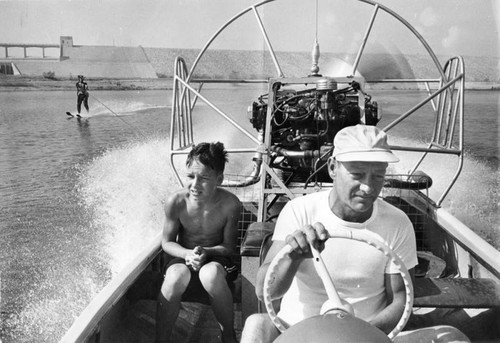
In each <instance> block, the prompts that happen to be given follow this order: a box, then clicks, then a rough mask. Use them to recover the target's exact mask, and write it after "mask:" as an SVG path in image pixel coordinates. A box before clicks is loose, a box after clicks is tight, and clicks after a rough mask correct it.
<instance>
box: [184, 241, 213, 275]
mask: <svg viewBox="0 0 500 343" xmlns="http://www.w3.org/2000/svg"><path fill="white" fill-rule="evenodd" d="M207 257H208V256H207V252H206V250H205V249H203V248H202V247H200V246H197V247H195V248H194V249H193V251H192V252H191V253H190V254H188V255H187V256H186V265H187V266H189V267H191V268H193V270H194V271H198V270H200V268H201V267H202V266H203V265H204V264H205V261H206V260H207Z"/></svg>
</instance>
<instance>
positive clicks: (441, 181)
mask: <svg viewBox="0 0 500 343" xmlns="http://www.w3.org/2000/svg"><path fill="white" fill-rule="evenodd" d="M391 144H393V145H403V146H404V145H406V146H415V145H420V146H423V144H419V143H418V142H415V141H414V140H410V139H404V138H400V137H391ZM395 153H396V154H397V155H398V157H399V158H400V160H401V161H400V162H399V163H397V164H396V165H395V166H394V167H392V168H394V169H393V170H392V171H391V170H390V171H389V172H395V173H407V172H408V171H409V170H410V169H411V168H412V167H413V166H414V164H415V163H416V162H417V160H418V158H419V157H420V155H421V154H419V153H409V152H400V151H396V152H395ZM456 165H457V158H456V157H454V156H449V155H437V154H429V155H428V157H427V158H426V160H424V163H423V164H422V165H421V166H420V167H419V169H420V170H422V171H424V172H425V173H426V174H428V175H429V176H430V177H431V178H432V180H433V185H432V187H431V188H430V190H429V196H430V197H431V198H432V199H434V200H437V199H438V198H439V197H440V196H441V194H442V193H443V191H444V190H445V189H446V187H447V186H448V184H449V182H450V180H451V179H452V178H453V176H454V173H455V171H456V168H455V166H456ZM499 180H500V172H499V171H498V170H496V169H494V168H492V167H491V166H489V165H486V164H485V163H482V162H480V161H477V160H476V159H475V158H474V157H473V156H470V155H466V156H465V159H464V165H463V168H462V171H461V173H460V176H459V178H458V180H457V181H456V183H455V184H454V185H453V187H452V189H451V191H450V192H449V193H448V195H447V196H446V198H445V200H444V202H443V204H442V207H443V208H445V209H446V210H447V211H449V212H450V213H451V214H452V215H454V216H455V217H457V218H458V219H459V220H460V221H462V222H463V223H464V224H466V225H467V226H469V227H470V228H471V229H472V230H473V231H475V232H476V233H477V234H478V235H480V236H481V237H483V238H484V239H485V240H486V241H488V242H489V243H490V244H492V245H493V246H494V247H496V248H497V249H500V232H499V230H498V222H499V219H500V218H499V213H498V206H499V204H500V198H499V190H498V189H499Z"/></svg>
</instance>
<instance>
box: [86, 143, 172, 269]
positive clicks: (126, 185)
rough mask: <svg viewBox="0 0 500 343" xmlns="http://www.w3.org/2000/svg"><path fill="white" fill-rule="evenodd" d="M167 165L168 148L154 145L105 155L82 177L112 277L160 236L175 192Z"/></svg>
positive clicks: (142, 144) (93, 163) (137, 144)
mask: <svg viewBox="0 0 500 343" xmlns="http://www.w3.org/2000/svg"><path fill="white" fill-rule="evenodd" d="M167 161H168V142H167V141H165V140H162V139H154V140H150V141H148V142H139V143H137V142H136V143H131V144H129V145H127V146H124V147H122V148H119V149H114V150H112V151H108V152H107V153H105V154H104V155H102V156H100V157H99V158H97V159H95V160H94V161H93V162H92V163H91V165H90V166H89V168H88V170H87V172H86V175H85V178H84V180H83V183H82V187H81V191H82V194H83V197H84V199H85V203H86V205H87V206H88V207H89V208H90V209H91V211H92V212H93V221H94V222H95V224H96V225H98V226H100V227H101V229H102V242H103V248H104V249H106V251H107V252H108V254H109V267H110V269H111V272H112V273H113V274H114V273H117V272H119V271H120V270H122V268H123V267H124V266H125V265H126V264H127V263H128V262H130V261H131V260H132V259H133V258H134V256H135V255H136V254H137V253H138V252H139V251H141V249H142V248H143V247H144V246H145V245H147V243H148V242H150V240H151V239H152V238H153V237H155V235H156V234H157V233H158V232H159V231H160V230H161V227H162V224H163V220H164V217H163V203H164V199H165V197H166V195H167V194H168V193H169V192H170V191H172V190H175V189H177V188H178V185H177V184H176V182H175V181H174V178H173V177H172V176H171V175H170V172H169V170H170V168H169V166H168V163H167Z"/></svg>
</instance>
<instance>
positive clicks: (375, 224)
mask: <svg viewBox="0 0 500 343" xmlns="http://www.w3.org/2000/svg"><path fill="white" fill-rule="evenodd" d="M329 193H330V191H322V192H318V193H312V194H309V195H305V196H302V197H298V198H295V199H293V200H292V201H290V202H288V203H287V205H286V206H285V207H284V208H283V210H282V211H281V213H280V215H279V217H278V220H277V222H276V227H275V230H274V234H273V240H278V241H285V238H286V236H287V235H289V234H291V233H293V232H294V231H295V230H298V229H300V228H302V227H303V226H304V225H306V224H314V223H316V222H320V223H322V224H323V225H324V226H325V228H326V229H327V230H331V229H332V228H335V229H346V230H353V229H354V230H368V231H371V232H372V233H375V234H377V235H378V236H380V237H381V239H382V240H384V241H385V242H386V243H388V244H389V246H390V247H392V249H393V251H394V252H395V253H396V254H397V255H398V256H399V257H400V258H401V260H402V261H403V263H404V264H405V266H406V268H408V269H411V268H413V267H414V266H416V265H417V252H416V242H415V233H414V231H413V225H412V223H411V222H410V220H409V218H408V217H407V216H406V214H405V213H404V212H403V211H401V210H399V209H398V208H396V207H394V206H392V205H390V204H388V203H387V202H385V201H383V200H381V199H377V201H375V203H374V207H373V213H372V216H371V217H370V218H369V219H368V220H367V221H366V222H364V223H353V222H346V221H344V220H342V219H340V218H338V217H337V216H336V215H335V214H334V213H333V212H332V210H331V209H330V206H329V202H328V196H329ZM372 235H373V234H372ZM321 256H322V258H323V260H324V261H325V264H326V266H327V269H328V271H329V273H330V275H331V277H332V279H333V282H334V284H335V287H336V289H337V292H338V293H339V295H340V297H341V298H342V299H344V300H347V301H348V302H349V303H350V304H351V305H352V306H353V308H354V315H355V316H356V317H358V318H361V319H364V320H366V321H369V320H371V319H372V318H373V317H374V316H375V315H376V314H377V313H378V312H380V311H381V310H382V309H383V308H385V306H386V301H385V287H384V273H390V274H392V273H397V272H398V270H397V268H396V267H395V266H394V265H393V264H392V263H388V262H389V261H388V258H387V257H386V256H384V254H383V253H382V252H380V251H379V250H378V249H376V248H374V247H372V246H370V245H368V244H366V243H364V242H359V241H355V240H352V239H345V238H339V239H328V240H327V241H326V244H325V249H324V250H323V251H322V253H321ZM327 299H328V296H327V294H326V290H325V288H324V286H323V283H322V281H321V279H320V277H319V276H318V274H317V273H316V270H315V268H314V265H313V261H312V259H306V260H304V261H303V262H302V263H301V264H300V266H299V268H298V270H297V273H296V275H295V277H294V279H293V281H292V284H291V286H290V288H289V290H288V291H287V292H286V294H285V295H284V296H283V299H282V301H281V309H280V312H279V313H278V316H279V317H280V318H281V319H282V320H283V321H285V322H287V323H288V324H289V325H293V324H295V323H297V322H299V321H301V320H303V319H305V318H308V317H311V316H315V315H318V314H319V313H320V309H321V306H322V305H323V303H324V302H325V301H326V300H327Z"/></svg>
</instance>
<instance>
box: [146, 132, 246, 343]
mask: <svg viewBox="0 0 500 343" xmlns="http://www.w3.org/2000/svg"><path fill="white" fill-rule="evenodd" d="M226 162H227V152H226V151H225V150H224V145H223V144H222V143H220V142H217V143H200V144H198V145H196V146H195V147H193V149H192V150H191V152H190V153H189V155H188V157H187V160H186V166H187V184H186V188H184V189H181V190H179V191H177V192H175V193H173V194H172V195H170V196H169V198H168V199H167V202H166V204H165V216H166V221H165V225H164V228H163V239H162V247H163V250H164V251H165V252H166V253H167V254H169V255H170V256H172V257H173V259H172V261H170V262H169V264H168V265H167V270H166V273H165V280H164V282H163V285H162V288H161V293H160V295H159V301H158V307H157V317H156V323H157V324H156V339H157V341H158V342H168V341H169V339H170V336H171V333H172V329H173V327H174V325H175V320H176V318H177V316H178V314H179V309H180V302H181V299H182V296H183V294H184V293H185V292H186V291H188V292H194V293H200V292H206V293H208V298H209V300H210V303H211V305H212V308H213V311H214V314H215V317H216V318H217V321H218V322H219V325H220V326H221V330H222V341H223V342H236V335H235V332H234V328H233V301H232V294H231V291H230V289H229V286H228V284H227V282H228V281H233V280H234V279H235V278H236V276H237V270H236V266H234V264H233V263H232V262H231V260H230V258H229V256H230V255H231V254H232V253H233V251H234V250H235V248H236V241H237V233H238V230H237V225H238V219H239V216H240V210H241V202H240V201H239V199H238V198H237V197H236V196H235V195H234V194H232V193H230V192H228V191H226V190H224V189H222V188H220V187H219V186H220V185H221V184H222V180H223V178H224V175H223V173H224V166H225V163H226Z"/></svg>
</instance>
